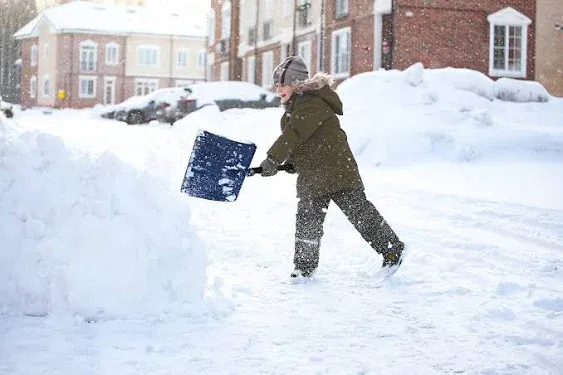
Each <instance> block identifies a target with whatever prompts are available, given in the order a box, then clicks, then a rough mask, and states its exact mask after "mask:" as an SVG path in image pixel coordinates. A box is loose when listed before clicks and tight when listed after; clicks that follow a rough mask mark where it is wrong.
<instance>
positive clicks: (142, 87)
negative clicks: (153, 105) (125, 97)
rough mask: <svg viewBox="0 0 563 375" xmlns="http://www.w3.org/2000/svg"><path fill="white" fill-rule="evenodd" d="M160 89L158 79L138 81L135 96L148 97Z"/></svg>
mask: <svg viewBox="0 0 563 375" xmlns="http://www.w3.org/2000/svg"><path fill="white" fill-rule="evenodd" d="M157 89H158V80H157V79H136V80H135V95H137V96H141V95H148V94H150V93H151V92H154V91H155V90H157Z"/></svg>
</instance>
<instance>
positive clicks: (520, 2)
mask: <svg viewBox="0 0 563 375" xmlns="http://www.w3.org/2000/svg"><path fill="white" fill-rule="evenodd" d="M509 6H510V7H513V8H514V9H516V10H517V11H519V12H521V13H523V14H525V15H526V16H527V17H529V18H530V19H532V20H535V18H536V17H535V13H536V6H535V1H534V0H482V1H479V2H478V3H476V2H473V1H464V0H398V1H397V2H396V7H397V9H396V14H395V30H394V37H395V43H394V46H393V48H394V49H393V54H394V55H393V67H394V68H397V69H405V68H407V67H408V66H410V65H412V64H414V63H416V62H418V61H420V62H422V63H423V64H424V65H425V67H428V68H440V67H448V66H451V67H456V68H470V69H475V70H479V71H481V72H483V73H485V74H488V71H489V22H488V21H487V16H488V15H489V14H491V13H494V12H496V11H499V10H501V9H504V8H506V7H509ZM407 12H410V13H412V16H411V17H409V16H407ZM534 56H535V26H534V23H532V24H531V25H529V26H528V66H527V78H529V79H533V78H534V76H535V72H534V66H535V62H534Z"/></svg>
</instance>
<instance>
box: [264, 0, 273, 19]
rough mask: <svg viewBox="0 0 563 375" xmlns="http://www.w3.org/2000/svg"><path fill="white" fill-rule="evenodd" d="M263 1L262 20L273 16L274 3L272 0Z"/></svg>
mask: <svg viewBox="0 0 563 375" xmlns="http://www.w3.org/2000/svg"><path fill="white" fill-rule="evenodd" d="M263 1H264V7H263V9H264V21H270V20H271V19H273V18H274V4H272V3H273V1H272V0H263Z"/></svg>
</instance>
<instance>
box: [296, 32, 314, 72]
mask: <svg viewBox="0 0 563 375" xmlns="http://www.w3.org/2000/svg"><path fill="white" fill-rule="evenodd" d="M297 51H298V54H299V55H300V56H301V57H302V58H303V60H304V61H305V63H306V64H307V67H308V68H309V74H310V73H311V41H309V40H308V41H305V42H301V43H299V44H298V45H297Z"/></svg>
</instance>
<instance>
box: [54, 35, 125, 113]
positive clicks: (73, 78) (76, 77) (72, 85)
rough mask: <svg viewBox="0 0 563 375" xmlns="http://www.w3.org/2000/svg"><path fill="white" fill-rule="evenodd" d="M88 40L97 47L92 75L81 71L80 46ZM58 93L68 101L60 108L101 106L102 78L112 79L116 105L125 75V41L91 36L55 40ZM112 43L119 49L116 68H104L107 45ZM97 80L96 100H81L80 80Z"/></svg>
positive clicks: (63, 102)
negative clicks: (63, 91) (86, 77)
mask: <svg viewBox="0 0 563 375" xmlns="http://www.w3.org/2000/svg"><path fill="white" fill-rule="evenodd" d="M87 40H91V41H93V42H94V43H96V44H97V47H98V48H97V63H96V70H95V71H94V72H81V71H80V56H79V54H80V43H81V42H84V41H87ZM57 41H58V48H57V66H58V69H57V84H58V87H57V90H59V89H63V90H65V91H66V93H67V99H65V100H64V101H62V102H60V101H59V100H57V106H59V107H72V108H86V107H93V106H94V105H96V104H100V103H102V100H103V89H104V76H114V77H117V79H116V86H115V101H116V103H119V102H121V101H123V100H124V99H125V98H126V96H124V90H123V88H124V85H123V83H124V80H123V77H124V75H125V62H124V61H125V53H126V51H125V48H126V46H125V37H122V36H111V35H92V34H62V35H59V37H58V38H57ZM110 42H114V43H117V44H118V45H119V64H118V65H106V44H108V43H110ZM81 75H85V76H97V81H96V97H95V98H80V97H79V83H80V76H81Z"/></svg>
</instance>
